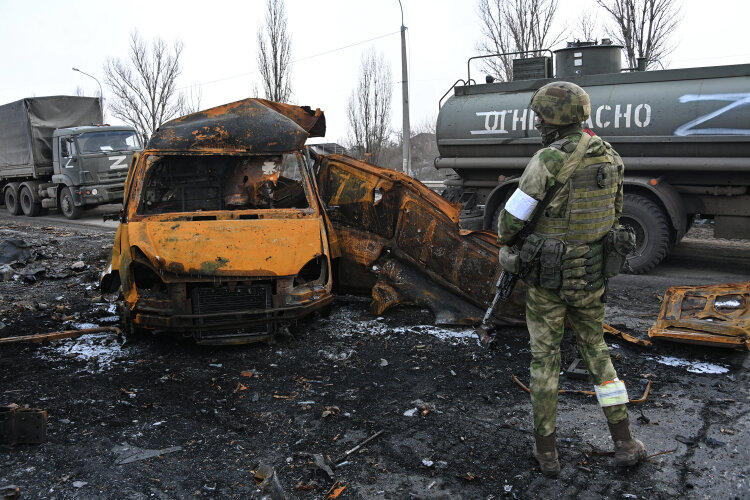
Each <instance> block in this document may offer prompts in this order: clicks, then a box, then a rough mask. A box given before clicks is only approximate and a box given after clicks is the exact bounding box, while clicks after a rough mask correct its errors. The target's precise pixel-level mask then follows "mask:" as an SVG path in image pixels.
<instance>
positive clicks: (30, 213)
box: [18, 186, 42, 217]
mask: <svg viewBox="0 0 750 500" xmlns="http://www.w3.org/2000/svg"><path fill="white" fill-rule="evenodd" d="M18 200H19V201H20V204H21V210H23V213H24V215H25V216H26V217H36V216H38V215H39V214H41V213H42V204H41V203H39V202H35V201H34V196H33V195H32V194H31V189H29V186H24V187H22V188H21V191H19V193H18Z"/></svg>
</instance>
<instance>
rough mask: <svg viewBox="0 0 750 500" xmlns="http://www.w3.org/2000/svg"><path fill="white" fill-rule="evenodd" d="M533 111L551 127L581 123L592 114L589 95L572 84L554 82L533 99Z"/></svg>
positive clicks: (536, 93)
mask: <svg viewBox="0 0 750 500" xmlns="http://www.w3.org/2000/svg"><path fill="white" fill-rule="evenodd" d="M530 105H531V109H532V110H533V111H534V113H536V114H537V116H539V117H540V118H541V119H542V120H544V121H545V122H546V123H548V124H550V125H558V126H562V125H570V124H571V123H581V122H583V121H584V120H586V119H587V118H588V117H589V115H590V114H591V101H590V100H589V95H588V94H587V93H586V91H585V90H583V89H582V88H581V87H579V86H578V85H576V84H575V83H570V82H552V83H548V84H547V85H544V86H543V87H541V88H540V89H539V90H537V91H536V92H535V93H534V95H533V96H532V97H531V103H530Z"/></svg>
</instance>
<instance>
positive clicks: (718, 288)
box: [648, 281, 750, 350]
mask: <svg viewBox="0 0 750 500" xmlns="http://www.w3.org/2000/svg"><path fill="white" fill-rule="evenodd" d="M648 336H649V337H651V338H659V339H664V340H670V341H673V342H684V343H688V344H701V345H710V346H715V347H735V348H739V349H743V348H744V349H748V350H750V281H748V282H745V283H732V284H723V285H709V286H676V287H670V288H669V289H667V291H666V293H665V294H664V300H663V301H662V307H661V312H660V313H659V317H658V318H657V320H656V323H654V325H653V326H652V327H651V328H649V330H648Z"/></svg>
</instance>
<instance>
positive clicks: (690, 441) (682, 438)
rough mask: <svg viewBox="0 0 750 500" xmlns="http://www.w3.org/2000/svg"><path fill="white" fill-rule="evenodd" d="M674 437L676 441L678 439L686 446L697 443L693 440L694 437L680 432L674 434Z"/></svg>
mask: <svg viewBox="0 0 750 500" xmlns="http://www.w3.org/2000/svg"><path fill="white" fill-rule="evenodd" d="M674 438H675V439H676V440H677V441H679V442H680V443H682V444H686V445H688V446H695V445H696V444H697V443H696V442H695V440H694V439H691V438H688V437H685V436H683V435H681V434H677V435H676V436H675V437H674Z"/></svg>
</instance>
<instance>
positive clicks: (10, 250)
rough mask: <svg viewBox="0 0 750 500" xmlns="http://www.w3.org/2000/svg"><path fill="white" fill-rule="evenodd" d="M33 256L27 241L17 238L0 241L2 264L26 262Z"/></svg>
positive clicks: (0, 260) (0, 259)
mask: <svg viewBox="0 0 750 500" xmlns="http://www.w3.org/2000/svg"><path fill="white" fill-rule="evenodd" d="M32 257H33V255H32V253H31V250H30V249H29V244H28V243H26V242H25V241H23V240H20V239H15V238H9V239H5V240H2V241H0V264H26V263H27V262H29V261H30V260H32Z"/></svg>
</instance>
